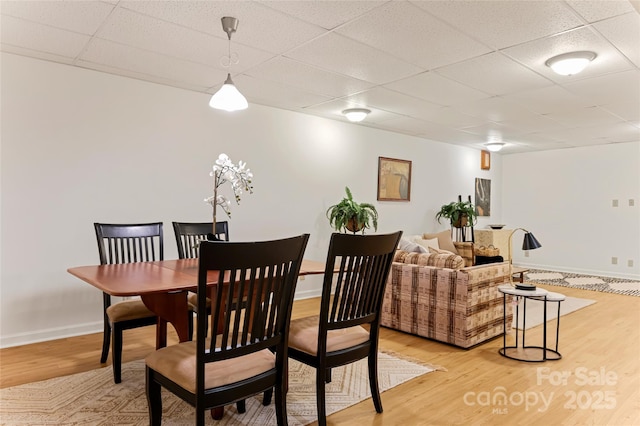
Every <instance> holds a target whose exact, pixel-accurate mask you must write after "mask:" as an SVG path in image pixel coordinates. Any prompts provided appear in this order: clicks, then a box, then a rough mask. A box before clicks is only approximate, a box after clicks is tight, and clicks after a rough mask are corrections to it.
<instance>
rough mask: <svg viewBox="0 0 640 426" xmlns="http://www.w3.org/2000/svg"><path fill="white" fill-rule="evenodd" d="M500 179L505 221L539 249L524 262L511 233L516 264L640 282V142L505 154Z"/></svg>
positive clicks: (517, 236)
mask: <svg viewBox="0 0 640 426" xmlns="http://www.w3.org/2000/svg"><path fill="white" fill-rule="evenodd" d="M503 173H504V175H503V176H504V179H503V180H502V182H503V183H502V185H503V187H502V194H503V201H502V215H503V219H504V223H506V224H507V226H508V227H511V228H516V227H523V228H525V229H527V230H529V231H531V232H532V233H533V234H534V235H535V236H536V238H537V239H538V240H539V241H540V243H541V244H542V247H541V248H540V249H537V250H531V251H530V252H529V257H524V254H525V253H524V252H523V251H522V250H521V247H522V237H523V235H524V233H523V232H520V231H519V232H518V233H516V234H514V236H513V242H514V245H513V255H514V256H513V257H514V263H518V264H521V265H528V266H533V267H538V268H547V269H551V270H558V271H574V272H580V273H590V274H596V275H605V276H614V277H616V276H617V277H623V278H633V279H640V206H639V205H638V203H640V142H633V143H621V144H613V145H603V146H591V147H584V148H575V149H564V150H554V151H543V152H534V153H528V154H518V155H508V156H504V158H503ZM613 200H618V207H615V208H614V207H612V204H613ZM629 200H633V204H634V206H629ZM612 257H617V258H618V264H617V265H613V264H612V263H611V258H612ZM629 260H631V261H632V262H633V266H629V265H628V262H629Z"/></svg>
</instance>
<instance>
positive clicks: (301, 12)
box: [259, 0, 386, 30]
mask: <svg viewBox="0 0 640 426" xmlns="http://www.w3.org/2000/svg"><path fill="white" fill-rule="evenodd" d="M259 3H262V4H264V5H265V6H268V7H271V8H273V9H277V10H279V11H281V12H284V13H286V14H287V15H291V16H295V17H296V18H299V19H302V20H303V21H305V22H309V23H311V24H315V25H318V26H320V27H322V28H326V29H328V30H330V29H333V28H336V27H338V26H340V25H342V24H344V23H345V22H349V21H351V20H352V19H355V18H357V17H358V16H360V15H362V14H364V13H367V12H368V11H370V10H372V9H375V8H376V7H379V6H381V5H383V4H385V3H386V1H352V0H346V1H345V0H342V1H299V0H296V1H287V0H284V1H283V0H278V1H272V0H266V1H263V0H260V1H259Z"/></svg>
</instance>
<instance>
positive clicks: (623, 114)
mask: <svg viewBox="0 0 640 426" xmlns="http://www.w3.org/2000/svg"><path fill="white" fill-rule="evenodd" d="M601 108H602V109H605V110H607V111H609V112H611V113H612V114H615V115H617V116H618V117H620V118H622V119H623V120H626V121H640V97H639V98H638V99H636V100H635V101H621V102H615V103H611V104H606V105H602V106H601Z"/></svg>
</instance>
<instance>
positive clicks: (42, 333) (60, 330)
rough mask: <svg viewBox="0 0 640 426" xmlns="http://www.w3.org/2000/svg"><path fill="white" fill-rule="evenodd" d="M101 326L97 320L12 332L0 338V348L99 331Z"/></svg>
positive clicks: (100, 322)
mask: <svg viewBox="0 0 640 426" xmlns="http://www.w3.org/2000/svg"><path fill="white" fill-rule="evenodd" d="M103 327H104V324H103V323H102V321H97V322H91V323H85V324H80V325H74V326H69V327H56V328H48V329H45V330H38V331H35V332H31V333H17V334H12V335H9V336H3V337H1V338H0V349H3V348H11V347H13V346H22V345H29V344H31V343H39V342H46V341H49V340H58V339H64V338H67V337H76V336H84V335H85V334H93V333H101V332H102V330H103Z"/></svg>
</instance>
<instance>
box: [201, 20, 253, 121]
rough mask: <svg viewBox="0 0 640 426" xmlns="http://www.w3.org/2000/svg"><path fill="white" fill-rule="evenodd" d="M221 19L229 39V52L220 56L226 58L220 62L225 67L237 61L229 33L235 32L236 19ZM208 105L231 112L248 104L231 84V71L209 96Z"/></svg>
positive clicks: (244, 107)
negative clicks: (232, 50)
mask: <svg viewBox="0 0 640 426" xmlns="http://www.w3.org/2000/svg"><path fill="white" fill-rule="evenodd" d="M221 21H222V29H223V30H224V32H225V33H227V38H228V39H229V54H228V56H226V57H223V58H222V59H224V60H226V63H224V62H223V61H222V60H221V61H220V63H221V64H222V65H223V66H225V67H231V65H232V64H233V63H238V59H237V55H235V54H234V56H235V59H234V57H232V55H231V34H233V33H235V32H236V30H237V29H238V19H237V18H233V17H231V16H225V17H223V18H222V19H221ZM209 106H210V107H211V108H215V109H222V110H224V111H229V112H231V111H240V110H243V109H247V107H248V106H249V104H248V103H247V98H245V97H244V96H242V93H240V91H239V90H238V88H237V87H236V85H235V84H233V80H231V73H227V79H226V80H225V81H224V84H223V85H222V87H221V88H220V89H219V90H218V91H217V92H216V93H215V94H214V95H213V96H212V97H211V100H210V101H209Z"/></svg>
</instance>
